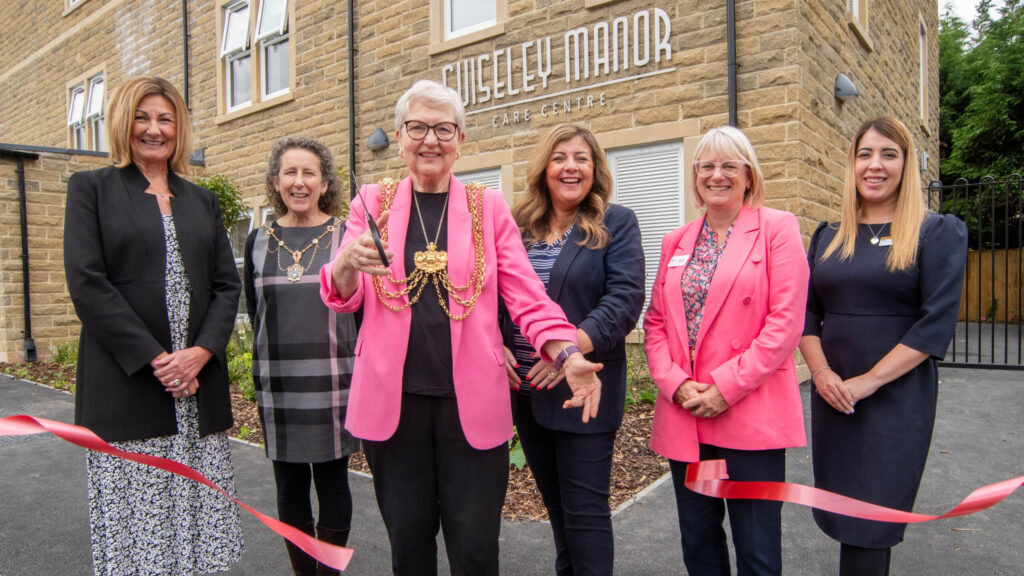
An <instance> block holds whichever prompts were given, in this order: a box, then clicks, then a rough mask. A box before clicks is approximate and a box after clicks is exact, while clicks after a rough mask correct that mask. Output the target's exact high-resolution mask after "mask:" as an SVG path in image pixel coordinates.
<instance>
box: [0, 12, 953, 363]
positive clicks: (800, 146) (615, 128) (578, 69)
mask: <svg viewBox="0 0 1024 576" xmlns="http://www.w3.org/2000/svg"><path fill="white" fill-rule="evenodd" d="M350 11H351V12H352V14H353V16H354V17H353V18H351V19H350V18H349V14H350ZM730 12H731V13H733V14H734V17H733V18H732V19H730V18H729V16H728V15H729V13H730ZM730 29H732V30H733V33H730ZM350 30H351V31H352V32H351V33H350ZM937 32H938V8H937V4H936V2H935V0H820V1H817V0H816V1H808V0H711V1H708V0H544V1H541V0H349V1H348V2H332V1H327V0H305V1H302V0H215V1H214V2H199V1H197V0H47V1H45V2H29V3H16V2H5V3H2V4H0V38H3V40H2V41H0V150H3V149H6V150H20V151H25V150H28V151H29V152H30V154H36V155H38V156H39V158H38V159H36V160H32V159H26V160H23V162H24V165H25V178H26V194H27V214H28V247H29V255H30V272H29V274H30V278H31V279H34V280H35V279H38V282H36V281H34V282H33V283H32V288H31V290H32V293H33V299H32V306H33V308H32V310H31V318H32V322H33V331H34V334H33V336H34V338H35V339H36V346H37V348H38V350H39V353H40V356H41V357H46V356H47V355H48V354H49V352H50V349H51V348H52V346H53V345H54V344H55V343H57V342H61V341H66V340H68V339H71V338H73V337H74V336H75V334H76V330H77V329H76V327H75V321H74V312H73V310H72V309H71V307H70V304H69V302H68V299H67V295H66V291H64V292H61V291H60V287H61V286H62V285H63V275H62V265H61V263H60V261H61V251H60V244H61V237H60V229H61V221H60V220H61V218H60V216H61V214H62V210H63V197H62V192H63V183H64V182H66V179H67V175H68V174H69V173H71V172H72V171H74V170H78V169H83V168H87V167H92V166H96V165H101V164H103V163H104V158H102V157H95V156H86V155H83V154H78V153H76V152H75V151H74V150H73V149H84V150H102V149H103V148H104V147H105V142H104V138H103V137H102V134H103V123H104V117H103V114H104V112H103V107H104V104H105V100H104V96H105V94H106V93H107V92H108V91H109V90H106V87H112V86H115V85H116V84H118V83H119V82H121V81H122V80H123V79H125V78H127V77H130V76H134V75H141V74H149V75H158V76H163V77H166V78H168V79H170V80H171V81H172V82H174V83H175V84H176V85H177V86H179V87H180V88H181V89H182V90H183V91H185V92H187V99H188V101H189V104H190V108H191V111H192V116H193V126H194V128H195V147H196V149H197V150H199V151H200V152H201V159H202V160H203V161H204V162H205V166H204V167H202V168H199V169H197V172H196V174H201V173H205V174H206V175H212V174H223V175H226V176H228V177H230V178H231V179H233V180H234V181H235V182H236V183H237V184H239V185H240V186H241V187H242V189H243V190H244V191H245V193H246V194H247V195H248V196H250V203H251V206H252V207H253V218H252V219H251V221H250V222H248V223H243V224H242V225H240V226H239V229H238V230H236V231H235V233H234V234H233V236H234V238H235V240H236V243H237V241H238V240H239V239H244V237H245V234H246V233H247V232H248V229H249V228H250V227H251V226H254V225H259V223H260V222H261V221H263V219H264V218H265V216H266V214H267V213H268V212H269V210H267V209H266V208H265V205H266V202H265V201H264V199H263V194H262V173H263V170H264V169H265V166H266V154H267V152H268V151H269V149H270V146H271V143H272V142H273V141H274V140H275V139H277V138H280V137H283V136H287V135H295V134H303V135H309V136H312V137H315V138H319V139H321V140H322V141H323V142H324V143H326V144H327V145H328V146H329V147H330V148H331V149H332V150H333V151H334V153H335V155H336V157H337V163H338V165H339V166H343V167H346V168H351V170H352V173H353V175H354V176H355V178H356V179H357V180H358V181H359V182H360V183H366V182H371V181H373V180H376V179H378V178H380V177H383V176H401V175H404V173H405V165H404V162H403V161H402V160H401V159H400V158H398V155H397V146H395V145H394V143H393V142H394V140H395V127H394V118H393V114H394V104H395V101H396V100H397V98H398V96H399V95H400V94H401V93H402V92H403V91H404V90H405V89H407V88H408V87H409V86H410V85H411V84H412V82H414V81H415V80H418V79H421V78H429V79H434V80H437V81H442V82H445V83H447V84H448V85H449V86H451V87H452V88H455V89H456V90H457V91H458V92H459V93H460V95H462V97H463V100H464V101H465V103H466V108H467V111H468V114H469V116H468V125H467V130H466V133H467V139H466V143H465V145H464V147H463V156H462V158H461V159H460V160H459V162H458V163H457V164H456V167H455V170H456V173H457V174H460V175H461V176H463V177H464V178H463V179H465V178H471V179H479V180H483V181H485V182H488V183H489V184H490V185H491V186H493V187H498V188H501V189H502V190H503V191H504V192H505V195H506V197H507V198H508V200H509V201H510V203H511V202H514V201H515V198H516V194H517V193H519V192H520V191H522V190H523V189H524V187H525V179H526V165H527V162H528V159H529V158H530V155H531V153H532V150H533V147H534V145H535V144H536V143H537V141H538V140H539V139H540V138H541V136H542V135H543V134H544V133H545V132H546V130H547V129H548V128H550V127H551V126H553V125H555V124H557V123H560V122H565V121H570V122H575V123H579V124H581V125H584V126H586V127H589V128H590V129H591V130H593V131H594V132H595V133H596V134H597V135H598V137H599V139H600V141H601V143H602V145H603V146H604V147H605V148H606V150H607V151H608V154H609V158H610V161H611V165H612V169H613V174H614V177H615V183H616V190H615V201H616V202H619V203H621V204H624V205H627V206H630V207H631V208H633V209H634V210H635V211H636V212H637V214H638V216H639V217H640V220H641V225H642V227H643V232H644V241H645V244H646V248H647V253H648V260H649V263H650V264H649V270H650V271H651V272H653V263H654V262H656V260H657V250H658V243H659V240H660V238H661V236H662V235H663V234H664V233H665V232H667V231H668V230H670V229H672V228H674V227H676V226H678V225H679V224H681V223H682V222H684V221H686V220H689V219H692V218H694V217H696V216H697V211H696V210H695V209H694V207H693V205H692V202H691V201H690V199H689V198H690V196H689V195H690V186H691V183H690V182H689V181H688V175H687V172H688V170H687V169H686V167H687V166H688V165H689V163H690V162H691V161H692V151H693V148H694V146H695V144H696V142H697V140H698V139H699V137H700V135H701V134H702V133H703V132H705V131H706V130H708V129H709V128H711V127H713V126H717V125H721V124H725V123H728V122H729V121H730V114H732V115H734V116H735V121H736V123H737V125H738V126H739V127H740V128H742V129H743V130H744V131H745V132H746V133H747V134H748V135H749V136H750V138H751V140H752V141H753V142H754V145H755V148H756V150H757V153H758V155H759V156H760V159H761V162H762V167H763V169H764V171H765V176H766V177H767V179H768V200H767V202H768V204H769V205H770V206H774V207H777V208H782V209H786V210H790V211H792V212H794V213H795V214H796V215H797V216H798V217H799V218H800V221H801V224H802V226H803V230H804V233H805V234H809V233H810V232H811V231H812V230H813V228H814V226H815V225H816V223H817V222H818V221H819V220H821V219H824V218H829V217H834V216H835V215H836V208H837V206H838V193H839V190H840V188H841V180H842V169H843V165H844V163H845V158H846V148H847V146H848V140H849V138H850V137H851V136H852V133H853V132H854V130H855V129H856V127H857V126H858V125H859V124H860V123H861V122H862V121H863V120H864V119H866V118H868V117H870V116H873V115H878V114H883V113H884V114H894V115H896V116H898V117H900V118H902V119H903V120H904V122H906V124H907V125H908V126H909V127H910V128H911V130H912V131H913V132H914V136H915V138H916V140H917V145H918V150H917V154H918V156H919V158H920V159H921V160H922V170H923V174H922V177H923V179H924V181H925V182H927V181H929V180H931V179H933V178H936V177H937V176H938V165H937V160H934V159H937V158H938V112H937V109H938V98H939V94H938V42H937ZM350 41H351V42H350ZM350 44H351V49H350ZM730 52H734V54H735V56H734V63H735V66H732V65H731V62H732V61H731V60H730ZM730 70H734V71H735V82H734V83H731V82H730V77H729V76H730V74H729V72H730ZM350 71H353V72H354V73H353V74H352V77H351V78H350ZM840 74H842V75H843V76H844V77H845V79H846V80H847V81H848V82H849V86H848V88H850V87H852V88H853V89H855V90H856V91H857V92H859V96H858V97H857V98H855V99H850V100H845V101H844V100H841V99H839V98H837V97H836V95H835V90H836V82H837V77H838V76H839V75H840ZM731 86H733V87H732V88H731ZM350 87H351V88H350ZM377 128H380V129H382V131H383V132H384V133H385V135H387V137H388V138H389V139H390V140H391V142H392V143H391V145H390V146H389V147H385V148H383V149H376V150H374V149H371V148H377V146H370V145H369V143H368V141H369V138H370V136H371V134H373V133H374V132H375V130H376V129H377ZM379 136H380V135H379V134H378V135H377V137H375V140H376V138H379ZM13 154H14V153H13V152H12V153H9V154H7V155H6V156H5V155H0V253H2V254H3V261H2V264H0V266H2V268H0V361H5V360H16V359H20V358H21V357H22V355H23V353H24V347H23V346H24V343H23V339H24V335H23V334H22V331H23V330H24V311H23V302H24V300H23V288H22V271H21V270H22V268H21V265H22V259H21V255H22V253H23V252H22V249H21V239H20V222H21V220H20V217H19V206H18V184H17V180H18V178H17V175H16V174H15V172H16V163H15V160H14V159H13V157H12V155H13ZM929 159H933V160H931V161H929ZM44 287H45V288H46V289H48V290H50V292H47V293H46V294H45V295H42V294H43V293H42V292H40V294H41V295H40V296H39V297H35V295H34V294H35V292H36V291H37V290H40V291H41V290H44Z"/></svg>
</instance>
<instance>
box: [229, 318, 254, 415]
mask: <svg viewBox="0 0 1024 576" xmlns="http://www.w3.org/2000/svg"><path fill="white" fill-rule="evenodd" d="M227 356H228V378H229V379H230V380H231V381H232V382H234V383H235V384H237V385H238V388H239V389H241V391H242V396H243V397H244V398H245V399H246V400H248V401H250V402H255V401H256V387H255V385H254V384H253V381H252V328H250V327H249V321H248V320H241V321H239V322H237V323H235V331H234V332H233V333H232V334H231V339H230V340H228V347H227Z"/></svg>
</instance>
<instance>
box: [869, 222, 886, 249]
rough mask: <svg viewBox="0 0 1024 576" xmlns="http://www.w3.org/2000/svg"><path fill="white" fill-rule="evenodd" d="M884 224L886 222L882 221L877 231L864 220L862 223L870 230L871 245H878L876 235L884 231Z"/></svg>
mask: <svg viewBox="0 0 1024 576" xmlns="http://www.w3.org/2000/svg"><path fill="white" fill-rule="evenodd" d="M885 224H886V223H883V224H882V227H881V228H879V229H878V232H875V229H874V228H872V227H871V224H868V223H866V222H865V223H864V225H865V226H867V227H868V231H870V232H871V245H872V246H878V235H879V234H881V233H882V232H884V231H885Z"/></svg>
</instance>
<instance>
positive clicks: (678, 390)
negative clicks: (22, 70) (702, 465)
mask: <svg viewBox="0 0 1024 576" xmlns="http://www.w3.org/2000/svg"><path fill="white" fill-rule="evenodd" d="M695 158H696V161H695V162H694V165H693V168H692V170H693V172H692V174H693V183H694V189H695V191H696V195H695V201H696V204H697V206H699V207H703V208H704V209H705V214H704V216H703V217H701V218H698V219H697V220H695V221H693V222H690V223H689V224H686V225H685V226H682V227H681V228H679V229H677V230H675V231H673V232H671V233H669V234H668V235H666V236H665V239H664V240H663V241H662V245H661V260H660V263H659V266H658V276H657V279H656V280H655V283H654V291H653V294H652V295H651V304H650V307H649V308H648V310H647V315H646V316H645V318H644V332H645V334H646V338H645V342H644V347H645V349H646V352H647V361H648V363H649V365H650V369H651V375H652V376H653V378H654V382H655V383H656V384H657V386H658V391H659V394H658V399H657V403H656V406H655V412H654V430H653V433H652V435H651V448H652V449H653V450H654V451H655V452H657V453H658V454H661V455H662V456H665V457H666V458H668V459H669V465H670V468H671V471H672V480H673V483H674V485H675V492H676V506H677V508H678V514H679V528H680V532H681V536H682V547H683V560H684V562H685V563H686V568H687V571H688V572H689V574H691V575H692V576H699V575H705V574H714V575H719V574H729V573H730V572H729V570H730V568H729V554H728V548H727V547H726V539H725V532H724V530H723V529H722V521H723V519H724V516H725V511H726V508H728V511H729V522H730V524H731V526H732V535H733V543H734V545H735V547H736V564H737V567H738V572H739V574H741V575H746V574H759V575H760V574H781V573H782V553H781V533H782V525H781V524H782V522H781V513H782V504H781V503H779V502H768V501H757V500H729V501H727V502H726V501H723V500H721V499H718V498H709V497H706V496H702V495H700V494H697V493H695V492H692V491H690V490H689V489H688V488H686V487H685V486H684V484H683V482H684V479H685V476H686V466H687V463H689V462H694V461H697V460H712V459H725V461H726V466H727V469H728V473H729V478H730V479H732V480H748V481H750V480H758V481H783V480H785V475H786V453H785V449H786V448H789V447H794V446H802V445H804V444H805V443H806V439H805V436H804V424H803V410H802V408H801V403H800V392H799V388H798V382H797V377H796V369H795V367H794V364H793V350H794V349H795V348H796V346H797V343H798V342H799V340H800V334H801V331H802V329H803V322H804V307H805V305H806V300H807V275H808V271H807V262H806V260H807V258H806V256H805V255H804V248H803V242H802V241H801V238H800V228H799V226H798V224H797V220H796V218H795V217H794V216H793V215H792V214H790V213H788V212H782V211H779V210H773V209H771V208H764V207H762V206H761V204H762V201H763V199H764V194H765V184H764V176H763V175H762V174H761V168H760V166H759V165H758V162H757V156H756V155H755V153H754V150H753V147H752V146H751V145H750V141H749V140H747V137H746V136H745V135H744V134H743V133H742V132H740V131H739V130H737V129H736V128H731V127H728V126H725V127H720V128H715V129H712V130H711V131H709V132H708V133H707V134H705V135H704V137H703V138H702V139H701V140H700V143H699V144H698V145H697V149H696V153H695Z"/></svg>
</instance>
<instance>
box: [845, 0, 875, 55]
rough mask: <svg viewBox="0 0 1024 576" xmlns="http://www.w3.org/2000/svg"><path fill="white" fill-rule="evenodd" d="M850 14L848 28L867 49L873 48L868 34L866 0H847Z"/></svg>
mask: <svg viewBox="0 0 1024 576" xmlns="http://www.w3.org/2000/svg"><path fill="white" fill-rule="evenodd" d="M847 2H848V4H847V7H848V8H849V15H850V28H851V29H852V30H853V32H854V34H856V35H857V39H858V40H860V43H861V44H863V45H864V47H865V48H867V49H868V50H874V47H873V46H872V44H871V38H870V37H869V36H868V0H847Z"/></svg>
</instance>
